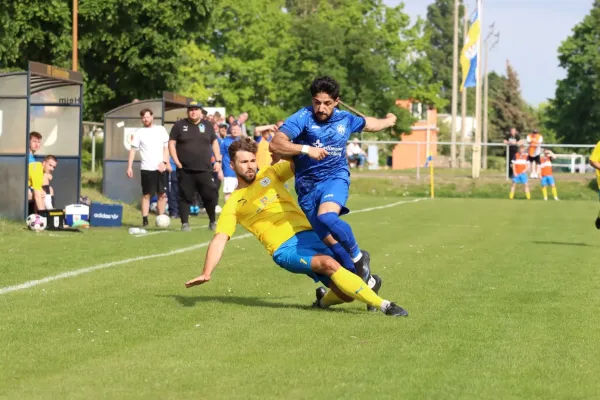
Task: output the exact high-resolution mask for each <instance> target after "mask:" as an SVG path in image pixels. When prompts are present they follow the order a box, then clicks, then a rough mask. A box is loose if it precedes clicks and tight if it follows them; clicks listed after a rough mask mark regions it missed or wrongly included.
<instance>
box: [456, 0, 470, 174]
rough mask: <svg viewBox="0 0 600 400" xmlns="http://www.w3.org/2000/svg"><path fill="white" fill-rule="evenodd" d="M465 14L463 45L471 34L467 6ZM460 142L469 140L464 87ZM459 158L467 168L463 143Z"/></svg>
mask: <svg viewBox="0 0 600 400" xmlns="http://www.w3.org/2000/svg"><path fill="white" fill-rule="evenodd" d="M464 10H465V11H464V16H463V45H464V44H465V43H467V37H468V35H469V17H468V15H469V13H468V10H467V6H465V8H464ZM460 110H461V111H460V142H461V143H464V142H465V140H467V88H463V91H462V98H461V106H460ZM458 158H459V160H460V163H459V165H460V168H465V145H464V144H461V145H460V149H459V153H458Z"/></svg>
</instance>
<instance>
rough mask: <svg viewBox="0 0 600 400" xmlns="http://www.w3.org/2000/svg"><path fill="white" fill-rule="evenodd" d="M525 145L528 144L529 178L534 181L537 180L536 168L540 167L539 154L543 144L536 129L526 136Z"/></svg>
mask: <svg viewBox="0 0 600 400" xmlns="http://www.w3.org/2000/svg"><path fill="white" fill-rule="evenodd" d="M527 143H529V150H528V154H529V158H528V161H529V163H530V165H531V175H530V176H529V177H530V178H532V179H535V178H538V173H537V167H538V165H540V154H541V153H542V143H544V138H543V137H542V135H540V133H539V131H538V130H537V129H534V130H533V131H532V132H531V133H530V134H529V135H527Z"/></svg>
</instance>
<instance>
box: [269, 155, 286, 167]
mask: <svg viewBox="0 0 600 400" xmlns="http://www.w3.org/2000/svg"><path fill="white" fill-rule="evenodd" d="M282 158H283V157H281V154H276V153H271V165H275V164H277V163H278V162H279V161H281V159H282Z"/></svg>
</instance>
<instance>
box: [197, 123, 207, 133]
mask: <svg viewBox="0 0 600 400" xmlns="http://www.w3.org/2000/svg"><path fill="white" fill-rule="evenodd" d="M198 128H199V129H200V133H204V131H205V130H206V127H205V126H204V124H200V125H198Z"/></svg>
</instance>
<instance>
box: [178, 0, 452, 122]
mask: <svg viewBox="0 0 600 400" xmlns="http://www.w3.org/2000/svg"><path fill="white" fill-rule="evenodd" d="M422 30H423V26H422V22H420V21H418V22H417V23H416V24H411V22H410V19H409V17H408V16H407V15H406V14H405V13H404V12H403V11H402V8H401V7H388V6H385V5H384V4H383V3H382V1H380V0H376V1H366V0H321V1H318V0H311V1H303V0H295V1H294V0H287V1H283V0H280V1H270V2H266V1H265V0H248V1H246V2H244V3H243V4H242V3H239V2H236V1H233V0H225V1H223V2H220V3H219V5H218V6H217V8H216V9H215V10H214V12H213V14H212V16H211V22H210V27H209V29H208V32H207V34H205V35H200V36H199V37H198V38H197V39H196V40H195V41H193V42H191V43H190V44H189V45H188V46H189V48H190V50H191V51H189V52H186V53H187V54H185V53H184V54H183V55H182V57H184V58H183V59H182V63H181V65H180V75H181V76H182V77H183V78H184V79H182V80H181V82H180V88H181V91H185V92H186V93H188V94H193V95H195V96H201V97H202V99H203V100H206V101H208V102H209V103H214V104H219V105H223V106H226V107H227V108H228V109H229V110H231V111H232V112H233V113H239V112H241V111H249V113H250V115H251V118H252V120H253V121H255V122H256V123H264V122H269V121H271V122H272V121H273V120H275V119H276V118H281V117H283V116H285V115H288V114H289V113H290V112H293V111H295V110H296V109H298V108H299V107H302V106H304V105H306V104H308V103H309V101H310V96H309V93H308V87H309V85H310V82H311V81H312V80H313V79H314V78H315V77H316V76H318V75H325V74H327V75H330V76H333V77H334V78H335V79H337V80H338V81H339V82H340V85H341V87H342V91H341V98H342V100H344V101H345V102H346V103H348V104H350V105H352V106H353V107H355V108H357V109H359V110H360V111H361V112H363V113H366V114H372V115H379V116H383V115H385V114H386V113H388V112H390V111H392V110H393V109H395V108H396V107H395V105H394V104H395V100H396V99H398V98H409V97H411V98H416V99H419V100H421V101H423V102H425V103H427V104H435V105H438V104H439V103H440V102H442V101H443V99H441V98H440V97H439V96H438V92H439V84H438V83H431V82H432V79H431V74H432V70H431V65H430V63H428V62H426V57H425V49H426V41H425V39H424V36H423V32H422ZM211 32H214V33H215V34H213V35H212V36H211V39H210V40H206V39H205V37H208V34H209V33H211ZM193 54H195V56H193ZM201 71H202V72H203V76H202V77H200V76H199V75H200V73H201ZM403 121H404V119H403Z"/></svg>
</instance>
